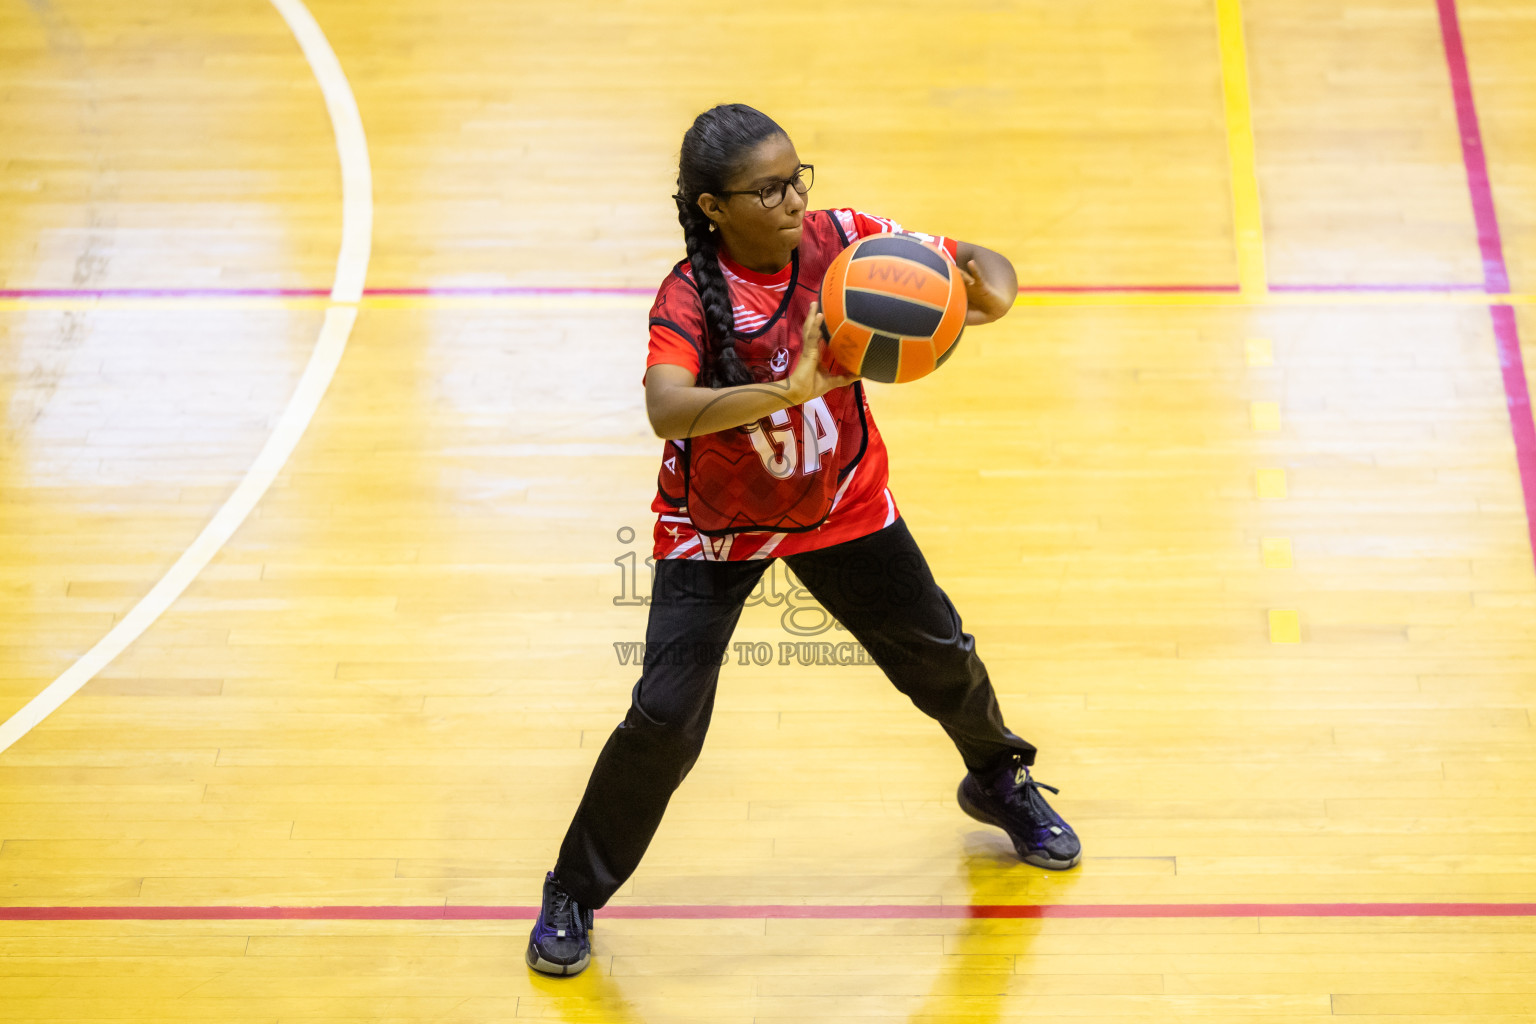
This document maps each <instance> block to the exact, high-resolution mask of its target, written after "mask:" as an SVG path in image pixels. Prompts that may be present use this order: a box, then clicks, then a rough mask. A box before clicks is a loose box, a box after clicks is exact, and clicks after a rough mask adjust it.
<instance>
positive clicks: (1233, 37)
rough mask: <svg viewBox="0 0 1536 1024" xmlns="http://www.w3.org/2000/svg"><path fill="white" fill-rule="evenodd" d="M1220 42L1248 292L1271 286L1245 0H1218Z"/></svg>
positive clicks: (1241, 265)
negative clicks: (1246, 42) (1246, 41)
mask: <svg viewBox="0 0 1536 1024" xmlns="http://www.w3.org/2000/svg"><path fill="white" fill-rule="evenodd" d="M1216 27H1217V33H1218V36H1219V37H1220V43H1221V92H1222V97H1223V100H1224V103H1223V106H1224V113H1225V117H1226V122H1227V167H1228V173H1229V174H1230V175H1231V179H1232V220H1233V225H1234V228H1235V229H1236V234H1237V279H1238V283H1239V284H1240V285H1241V286H1242V289H1243V294H1245V295H1262V294H1264V292H1265V291H1267V290H1268V275H1267V273H1266V271H1265V267H1264V218H1263V214H1262V211H1261V209H1260V206H1259V172H1258V160H1257V158H1256V157H1255V155H1254V143H1253V107H1252V104H1251V102H1250V100H1249V95H1248V51H1247V48H1246V47H1245V46H1244V45H1243V7H1242V4H1241V2H1240V0H1216Z"/></svg>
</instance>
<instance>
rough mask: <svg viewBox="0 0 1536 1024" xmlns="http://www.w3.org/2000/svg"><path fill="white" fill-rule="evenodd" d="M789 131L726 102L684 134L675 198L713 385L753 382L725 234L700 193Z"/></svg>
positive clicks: (712, 189) (706, 380)
mask: <svg viewBox="0 0 1536 1024" xmlns="http://www.w3.org/2000/svg"><path fill="white" fill-rule="evenodd" d="M784 134H785V132H784V129H782V128H780V127H779V126H778V125H777V124H775V123H774V121H773V119H772V118H770V117H769V116H768V115H767V114H764V113H762V112H761V111H758V110H754V109H753V108H751V107H749V106H746V105H745V104H742V103H723V104H721V105H720V106H718V107H712V108H710V109H709V110H706V111H704V113H702V114H700V115H699V116H698V117H696V118H695V119H694V121H693V126H692V127H691V128H689V129H688V131H687V132H686V133H684V135H683V150H682V153H681V155H680V156H679V158H678V161H677V195H675V196H673V197H672V198H673V199H675V200H676V201H677V220H678V223H680V224H682V226H683V242H684V244H685V245H686V246H687V247H688V265H689V266H690V267H692V268H693V279H694V280H695V281H696V282H698V285H699V297H700V299H701V300H702V301H703V303H704V325H705V338H704V359H703V363H704V365H703V366H702V367H701V368H700V371H699V381H700V383H702V384H704V385H706V386H708V387H712V388H720V387H727V386H730V385H734V384H750V383H752V374H751V371H749V370H748V369H747V366H746V364H745V363H743V362H742V361H741V356H740V355H739V354H738V353H737V351H736V337H735V334H736V318H735V316H734V315H733V314H732V312H731V295H730V289H729V287H728V286H727V285H726V281H725V275H724V274H723V273H721V271H720V264H719V263H718V262H716V260H717V257H718V256H719V253H720V236H719V234H718V233H717V232H716V231H715V230H714V224H713V223H712V222H711V221H710V219H709V218H708V217H707V216H705V214H704V211H703V210H701V209H699V196H701V195H703V194H704V193H706V192H708V193H711V194H713V193H716V192H721V191H724V189H725V186H726V183H727V182H728V181H729V180H730V179H731V176H732V175H734V174H735V173H736V172H737V171H739V170H740V169H741V166H742V163H743V162H744V161H745V159H746V157H747V153H748V152H749V151H750V150H751V149H752V148H753V147H755V146H756V145H757V144H758V143H760V142H762V141H763V140H764V139H771V138H773V137H774V136H775V135H784Z"/></svg>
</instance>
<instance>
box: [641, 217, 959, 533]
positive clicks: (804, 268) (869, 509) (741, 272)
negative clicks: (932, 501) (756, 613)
mask: <svg viewBox="0 0 1536 1024" xmlns="http://www.w3.org/2000/svg"><path fill="white" fill-rule="evenodd" d="M902 230H903V229H902V227H901V225H899V224H897V223H896V222H894V221H891V220H886V219H884V218H880V217H871V216H869V215H867V214H863V213H859V212H857V211H855V210H846V209H844V210H817V211H813V212H808V213H807V214H806V215H805V220H804V229H803V231H802V234H801V238H800V244H799V245H798V246H796V248H795V252H794V254H793V258H792V259H791V260H790V264H789V266H787V267H785V268H784V269H783V270H781V271H779V272H778V273H776V274H760V273H757V272H756V271H753V270H749V269H747V268H746V267H742V266H740V265H738V264H736V263H735V262H734V261H732V260H731V259H730V258H729V257H727V256H725V255H724V254H723V253H722V254H721V255H720V257H719V261H720V267H721V269H722V271H723V272H724V274H725V279H726V284H727V287H728V288H729V290H730V297H731V306H732V312H733V315H734V319H735V330H736V337H737V338H738V339H740V341H739V342H738V344H737V346H736V350H737V352H738V353H739V354H740V355H741V357H742V361H743V362H744V363H745V364H746V365H747V368H748V369H749V370H750V371H751V372H752V375H753V379H754V380H757V381H763V382H767V381H775V380H782V379H784V378H785V377H787V376H789V371H790V369H791V368H792V367H793V366H794V365H795V363H796V361H797V360H798V358H799V355H800V330H801V326H802V325H803V324H804V323H805V317H806V314H807V313H808V312H809V308H810V304H811V303H812V302H814V301H815V300H816V296H817V294H818V292H819V290H820V288H821V279H822V277H823V276H824V275H825V273H826V269H827V266H828V265H829V264H830V263H831V262H832V259H833V258H834V257H835V256H836V255H837V254H838V253H839V252H841V251H842V250H843V249H845V248H847V247H848V246H849V245H850V244H851V243H853V242H854V241H856V240H857V239H860V238H863V237H866V236H868V235H878V234H883V233H886V232H893V231H902ZM908 233H909V234H915V235H916V236H917V237H918V238H920V239H922V240H923V241H926V242H930V243H932V244H935V245H938V246H939V247H940V248H941V249H943V251H944V252H946V253H947V254H948V255H949V257H950V259H951V260H954V259H956V258H957V253H956V246H955V242H954V240H953V239H949V238H944V237H941V236H934V235H923V234H918V233H916V232H908ZM650 327H651V339H650V351H649V354H648V355H647V358H646V367H647V369H649V368H650V367H651V366H654V365H656V364H657V363H673V364H676V365H678V366H682V367H685V368H686V369H688V370H689V371H690V372H692V373H693V374H695V376H697V375H698V373H699V370H700V366H701V361H702V354H703V352H704V350H705V340H704V338H705V324H704V311H703V306H702V304H701V302H700V299H699V292H698V288H697V286H696V285H695V284H694V280H693V272H692V269H691V268H690V267H689V264H688V261H687V260H683V261H682V262H680V263H679V264H678V265H677V266H675V267H674V268H673V269H672V271H671V273H670V274H668V275H667V279H666V280H665V281H663V282H662V285H661V287H660V288H659V289H658V290H657V293H656V302H655V304H654V305H653V306H652V307H651V316H650ZM641 379H642V381H643V380H644V378H643V377H642V378H641ZM888 482H889V463H888V461H887V457H886V450H885V443H884V441H882V440H881V438H880V431H879V429H878V428H877V427H876V426H875V420H874V415H873V414H872V413H871V411H870V408H869V401H868V399H867V398H866V397H865V395H864V387H863V382H862V381H856V382H855V383H853V384H851V385H848V386H845V387H841V388H834V389H833V390H832V391H829V392H827V393H826V394H825V395H822V396H821V397H819V398H813V399H811V400H810V401H808V402H805V403H804V404H802V405H798V406H795V407H793V408H790V409H784V410H780V411H779V412H776V413H774V414H773V415H772V416H768V417H765V418H764V419H762V420H759V421H757V422H756V423H749V424H744V425H742V426H740V427H733V428H731V429H730V430H722V431H717V432H715V433H712V434H701V435H698V436H696V437H690V438H683V439H681V440H669V441H667V442H666V445H665V447H664V449H663V451H662V457H661V472H660V473H659V474H658V476H657V481H656V497H655V499H654V500H653V501H652V502H651V511H653V512H655V513H657V519H656V526H655V530H654V542H655V543H654V549H653V554H654V556H655V557H656V558H700V559H710V560H715V561H737V560H747V559H758V558H770V557H777V556H779V555H792V554H796V553H798V552H802V551H813V550H816V549H817V548H824V547H828V546H830V545H833V544H840V543H842V542H844V541H849V540H854V539H856V538H858V537H863V536H865V535H867V534H870V533H874V532H875V531H876V530H879V529H881V528H883V527H886V526H889V525H890V524H891V523H893V522H895V521H896V516H897V514H898V513H897V509H896V499H895V498H894V497H893V496H892V495H891V492H890V488H889V487H888V486H887V484H888Z"/></svg>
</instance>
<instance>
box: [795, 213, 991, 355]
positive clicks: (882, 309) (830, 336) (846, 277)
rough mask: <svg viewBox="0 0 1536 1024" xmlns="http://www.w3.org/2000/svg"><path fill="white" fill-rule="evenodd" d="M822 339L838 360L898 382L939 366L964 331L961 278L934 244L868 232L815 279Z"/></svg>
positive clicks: (963, 282)
mask: <svg viewBox="0 0 1536 1024" xmlns="http://www.w3.org/2000/svg"><path fill="white" fill-rule="evenodd" d="M821 310H822V315H823V316H825V318H826V323H825V325H824V326H823V327H822V336H823V337H824V338H825V339H826V342H827V349H828V350H830V352H829V354H830V356H831V357H832V358H833V359H835V360H836V362H837V365H838V366H841V367H845V368H847V369H848V370H849V371H850V372H852V373H856V374H858V375H859V376H862V377H868V378H869V379H870V380H878V381H884V382H885V383H887V384H905V383H907V382H908V381H914V380H917V379H918V378H920V377H926V376H927V375H928V374H930V373H932V372H933V371H934V370H936V369H938V368H939V367H940V366H942V365H943V364H944V360H946V359H948V358H949V357H950V354H951V353H953V352H954V351H955V346H956V345H958V344H959V342H960V333H961V332H962V331H964V330H965V311H966V299H965V281H964V279H962V278H961V276H960V271H959V270H958V269H957V268H956V267H955V265H954V264H953V263H951V262H950V261H949V259H948V258H947V257H946V256H945V255H944V253H942V252H941V251H940V250H939V249H938V248H937V247H936V246H932V245H928V244H927V243H925V242H920V241H918V240H917V239H916V238H913V237H912V236H910V235H893V234H886V235H871V236H869V237H868V238H861V239H859V240H858V241H857V242H854V243H853V244H852V245H850V246H849V247H848V248H846V249H844V250H843V251H842V252H841V253H839V254H838V255H837V258H836V259H834V260H833V261H832V265H831V266H830V267H828V268H827V274H826V277H824V278H823V279H822V282H821Z"/></svg>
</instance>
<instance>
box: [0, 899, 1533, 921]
mask: <svg viewBox="0 0 1536 1024" xmlns="http://www.w3.org/2000/svg"><path fill="white" fill-rule="evenodd" d="M601 913H602V915H603V916H604V917H607V918H615V919H619V918H627V919H630V920H642V921H682V920H712V921H717V920H736V919H752V920H760V919H764V918H779V919H799V920H818V921H826V920H890V919H915V920H971V919H978V918H1002V919H1027V920H1040V919H1045V918H1094V919H1119V918H1203V917H1318V918H1323V917H1371V918H1374V917H1536V903H1153V904H1143V903H1086V904H1011V903H1003V904H996V903H994V904H961V905H950V906H936V905H931V904H867V905H866V904H826V905H809V906H806V905H798V904H795V905H786V904H756V905H742V906H737V905H703V906H678V905H673V906H618V907H607V908H605V909H603V910H602V911H601ZM537 915H538V908H537V907H504V906H462V907H460V906H396V907H390V906H367V907H358V906H352V907H347V906H337V907H0V921H531V920H533V918H534V917H536V916H537Z"/></svg>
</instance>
